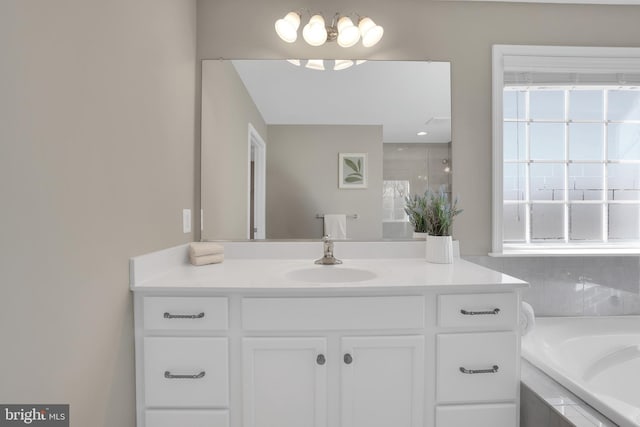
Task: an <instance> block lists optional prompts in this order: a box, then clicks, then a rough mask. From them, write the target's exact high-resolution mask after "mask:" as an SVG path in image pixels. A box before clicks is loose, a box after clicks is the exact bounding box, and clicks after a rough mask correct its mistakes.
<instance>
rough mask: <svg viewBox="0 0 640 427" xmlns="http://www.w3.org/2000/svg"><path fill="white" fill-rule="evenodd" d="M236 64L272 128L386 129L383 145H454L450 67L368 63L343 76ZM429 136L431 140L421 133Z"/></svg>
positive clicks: (261, 63) (271, 64) (274, 64)
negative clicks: (294, 125)
mask: <svg viewBox="0 0 640 427" xmlns="http://www.w3.org/2000/svg"><path fill="white" fill-rule="evenodd" d="M325 63H326V68H327V70H325V71H317V70H309V69H307V68H304V67H296V66H295V65H292V64H290V63H288V62H287V61H282V60H234V61H233V64H234V66H235V68H236V70H237V71H238V74H239V75H240V78H241V79H242V81H243V82H244V84H245V86H246V88H247V90H248V91H249V94H250V95H251V97H252V98H253V100H254V102H255V104H256V106H257V108H258V110H260V113H261V114H262V117H263V118H264V120H265V122H266V123H267V124H274V125H275V124H298V125H301V124H307V125H309V124H314V125H320V124H322V125H338V124H342V125H344V124H349V125H354V124H357V125H382V126H383V141H384V142H450V141H451V83H450V81H451V80H450V65H449V63H448V62H426V61H368V62H366V63H364V64H361V65H357V66H353V67H351V68H348V69H346V70H342V71H333V70H331V68H332V67H333V60H327V61H325ZM419 131H426V132H428V134H427V135H426V136H418V135H417V132H419Z"/></svg>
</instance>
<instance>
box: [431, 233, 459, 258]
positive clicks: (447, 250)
mask: <svg viewBox="0 0 640 427" xmlns="http://www.w3.org/2000/svg"><path fill="white" fill-rule="evenodd" d="M427 261H428V262H433V263H436V264H451V263H452V262H453V240H452V239H451V236H427Z"/></svg>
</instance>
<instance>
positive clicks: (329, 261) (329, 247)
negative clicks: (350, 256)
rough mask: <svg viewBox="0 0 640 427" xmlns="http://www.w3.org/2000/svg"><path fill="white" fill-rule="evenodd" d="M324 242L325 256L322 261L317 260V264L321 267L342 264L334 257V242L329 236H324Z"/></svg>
mask: <svg viewBox="0 0 640 427" xmlns="http://www.w3.org/2000/svg"><path fill="white" fill-rule="evenodd" d="M322 242H323V243H324V256H323V257H322V258H320V259H317V260H316V264H321V265H336V264H342V261H340V260H339V259H336V258H335V257H334V256H333V241H332V240H331V239H330V238H329V236H324V237H323V238H322Z"/></svg>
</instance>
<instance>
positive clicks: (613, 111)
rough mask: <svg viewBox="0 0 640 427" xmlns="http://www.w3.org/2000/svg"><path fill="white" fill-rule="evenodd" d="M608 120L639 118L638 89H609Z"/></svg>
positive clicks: (639, 96) (639, 101)
mask: <svg viewBox="0 0 640 427" xmlns="http://www.w3.org/2000/svg"><path fill="white" fill-rule="evenodd" d="M608 118H609V120H640V91H636V90H611V91H609V117H608Z"/></svg>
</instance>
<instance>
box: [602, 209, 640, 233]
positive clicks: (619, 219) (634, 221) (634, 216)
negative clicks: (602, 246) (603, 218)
mask: <svg viewBox="0 0 640 427" xmlns="http://www.w3.org/2000/svg"><path fill="white" fill-rule="evenodd" d="M639 222H640V207H639V206H638V205H609V240H626V239H638V238H640V227H638V224H639Z"/></svg>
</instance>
